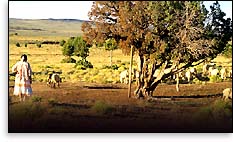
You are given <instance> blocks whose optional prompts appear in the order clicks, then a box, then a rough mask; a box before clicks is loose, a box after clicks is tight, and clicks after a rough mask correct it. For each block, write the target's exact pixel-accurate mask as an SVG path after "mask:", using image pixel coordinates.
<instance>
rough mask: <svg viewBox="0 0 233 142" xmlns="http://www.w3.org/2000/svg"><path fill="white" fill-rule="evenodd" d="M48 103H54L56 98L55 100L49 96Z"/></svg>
mask: <svg viewBox="0 0 233 142" xmlns="http://www.w3.org/2000/svg"><path fill="white" fill-rule="evenodd" d="M48 103H49V104H50V105H52V106H53V105H54V104H56V103H57V100H55V99H54V98H49V99H48Z"/></svg>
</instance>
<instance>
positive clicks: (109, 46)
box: [104, 38, 117, 50]
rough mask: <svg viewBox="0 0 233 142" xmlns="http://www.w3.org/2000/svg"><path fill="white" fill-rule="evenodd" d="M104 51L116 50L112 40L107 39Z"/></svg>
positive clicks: (115, 44)
mask: <svg viewBox="0 0 233 142" xmlns="http://www.w3.org/2000/svg"><path fill="white" fill-rule="evenodd" d="M104 47H105V50H115V49H117V43H116V40H115V39H113V38H110V39H107V40H106V41H105V43H104Z"/></svg>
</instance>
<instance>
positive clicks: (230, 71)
mask: <svg viewBox="0 0 233 142" xmlns="http://www.w3.org/2000/svg"><path fill="white" fill-rule="evenodd" d="M229 77H230V78H232V69H230V70H229Z"/></svg>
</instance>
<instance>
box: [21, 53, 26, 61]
mask: <svg viewBox="0 0 233 142" xmlns="http://www.w3.org/2000/svg"><path fill="white" fill-rule="evenodd" d="M22 57H23V61H24V62H26V61H27V55H26V54H23V55H22V56H21V58H22Z"/></svg>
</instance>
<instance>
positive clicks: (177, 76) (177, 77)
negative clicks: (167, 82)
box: [176, 73, 180, 92]
mask: <svg viewBox="0 0 233 142" xmlns="http://www.w3.org/2000/svg"><path fill="white" fill-rule="evenodd" d="M179 81H180V80H179V73H177V74H176V91H177V92H179V91H180V90H179V83H180V82H179Z"/></svg>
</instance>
